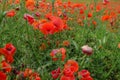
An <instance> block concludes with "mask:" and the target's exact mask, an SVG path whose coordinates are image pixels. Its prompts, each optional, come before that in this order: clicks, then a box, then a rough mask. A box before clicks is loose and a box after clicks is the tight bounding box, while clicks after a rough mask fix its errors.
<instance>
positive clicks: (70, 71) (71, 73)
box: [63, 66, 74, 77]
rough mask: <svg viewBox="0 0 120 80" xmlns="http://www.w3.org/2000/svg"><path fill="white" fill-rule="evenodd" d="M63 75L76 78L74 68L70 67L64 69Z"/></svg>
mask: <svg viewBox="0 0 120 80" xmlns="http://www.w3.org/2000/svg"><path fill="white" fill-rule="evenodd" d="M63 73H64V75H65V76H68V77H73V76H74V67H73V66H70V67H66V68H64V70H63Z"/></svg>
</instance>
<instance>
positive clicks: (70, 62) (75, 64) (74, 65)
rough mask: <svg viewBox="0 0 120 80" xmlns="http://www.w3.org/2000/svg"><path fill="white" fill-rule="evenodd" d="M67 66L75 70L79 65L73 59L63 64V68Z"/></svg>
mask: <svg viewBox="0 0 120 80" xmlns="http://www.w3.org/2000/svg"><path fill="white" fill-rule="evenodd" d="M69 67H72V70H73V71H74V72H77V71H78V69H79V65H78V63H77V62H76V61H74V60H68V61H67V63H66V64H65V67H64V68H69Z"/></svg>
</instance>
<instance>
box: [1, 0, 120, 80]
mask: <svg viewBox="0 0 120 80" xmlns="http://www.w3.org/2000/svg"><path fill="white" fill-rule="evenodd" d="M76 1H77V0H76ZM89 1H90V0H89ZM24 13H27V11H26V10H24V9H20V11H18V12H17V15H16V16H15V17H13V18H7V17H5V18H4V19H3V21H2V23H1V24H0V47H3V46H4V45H5V44H6V43H13V44H14V45H15V47H16V48H17V51H16V53H15V57H14V59H15V60H14V63H13V65H12V66H14V67H19V66H21V65H22V64H24V65H25V67H24V68H32V69H34V70H35V71H37V72H39V73H40V76H41V78H42V80H52V78H51V75H50V72H51V71H52V70H54V69H56V68H57V67H59V66H60V64H59V63H56V62H53V61H52V59H51V57H50V52H51V51H52V49H56V48H61V47H63V46H62V42H63V41H64V40H69V41H70V43H71V44H70V46H68V47H65V49H66V50H67V53H66V54H67V58H66V60H65V61H67V60H68V59H75V60H76V61H78V63H79V64H80V63H81V57H82V56H84V55H83V54H82V51H81V47H82V46H83V45H86V44H88V45H90V46H91V47H92V48H93V49H94V54H92V55H91V56H88V57H87V58H86V61H85V63H84V65H80V70H82V69H87V70H89V71H90V72H91V76H92V77H93V78H94V80H119V79H120V63H119V62H120V59H119V58H120V54H119V53H120V49H118V48H117V45H118V43H119V42H120V36H119V35H120V32H117V33H112V32H110V31H109V30H107V29H106V27H107V25H106V23H104V24H103V22H102V21H100V22H99V20H98V25H97V28H96V29H95V30H94V29H93V26H90V27H88V26H87V25H84V26H80V25H79V24H78V23H77V22H76V21H75V20H74V21H68V25H69V26H70V27H71V28H73V30H70V31H69V30H65V31H63V32H60V33H56V34H54V35H49V36H47V38H44V35H43V34H42V33H41V32H40V31H38V30H33V27H32V26H30V25H29V24H28V23H27V22H26V21H25V20H24V19H23V14H24ZM74 16H75V15H73V17H74ZM85 22H88V21H87V20H86V21H85ZM57 41H59V42H60V44H59V45H58V46H56V42H57ZM47 42H49V43H50V45H48V44H47ZM42 43H45V44H46V46H47V48H46V50H41V49H40V46H41V44H42ZM100 46H102V48H99V47H100ZM24 68H23V69H24ZM23 69H20V70H23ZM12 76H13V75H12ZM9 78H10V79H9V80H13V77H9Z"/></svg>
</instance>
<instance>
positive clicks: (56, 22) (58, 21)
mask: <svg viewBox="0 0 120 80" xmlns="http://www.w3.org/2000/svg"><path fill="white" fill-rule="evenodd" d="M46 18H47V19H49V20H50V21H51V22H52V23H53V24H54V26H55V31H56V32H58V31H61V30H63V28H64V22H63V20H62V19H61V18H60V17H57V16H53V15H52V14H47V15H46Z"/></svg>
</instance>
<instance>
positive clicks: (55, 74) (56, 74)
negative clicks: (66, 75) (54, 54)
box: [51, 68, 60, 79]
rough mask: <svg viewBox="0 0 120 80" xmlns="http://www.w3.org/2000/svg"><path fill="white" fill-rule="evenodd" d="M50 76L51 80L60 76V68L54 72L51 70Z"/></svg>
mask: <svg viewBox="0 0 120 80" xmlns="http://www.w3.org/2000/svg"><path fill="white" fill-rule="evenodd" d="M51 75H52V77H53V79H57V78H58V77H59V75H60V68H57V69H56V70H53V71H52V72H51Z"/></svg>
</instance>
